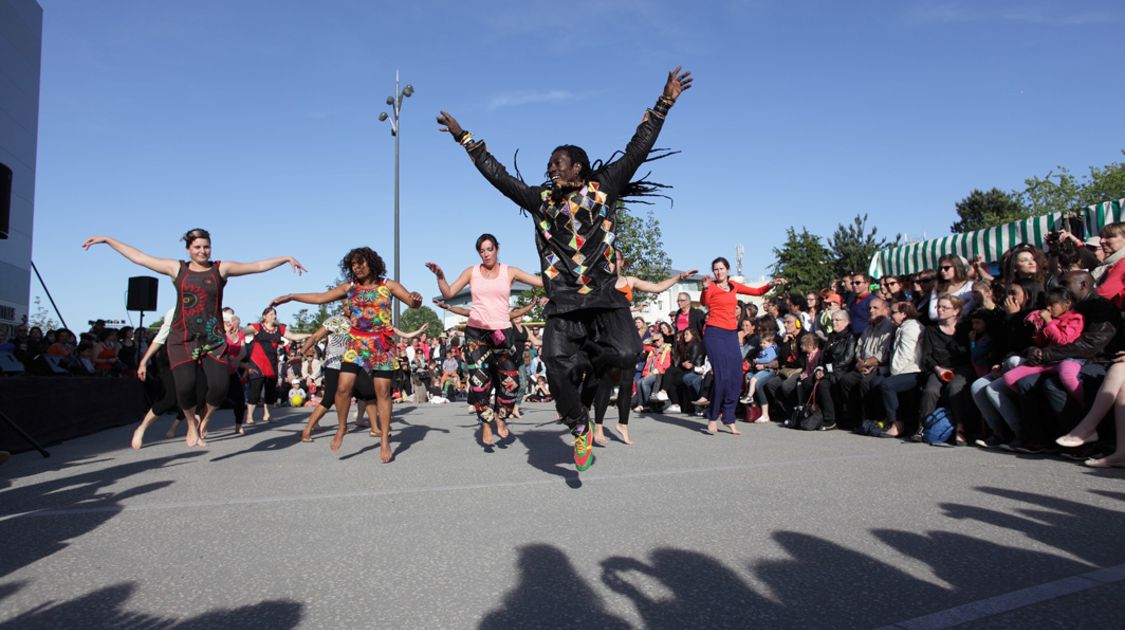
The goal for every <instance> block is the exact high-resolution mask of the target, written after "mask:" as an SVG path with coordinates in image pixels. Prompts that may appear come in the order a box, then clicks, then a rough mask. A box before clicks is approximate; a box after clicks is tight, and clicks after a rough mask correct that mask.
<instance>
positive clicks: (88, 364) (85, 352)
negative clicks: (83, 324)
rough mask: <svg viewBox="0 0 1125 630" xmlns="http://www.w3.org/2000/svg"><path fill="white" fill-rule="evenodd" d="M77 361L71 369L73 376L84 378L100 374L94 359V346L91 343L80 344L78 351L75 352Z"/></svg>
mask: <svg viewBox="0 0 1125 630" xmlns="http://www.w3.org/2000/svg"><path fill="white" fill-rule="evenodd" d="M75 355H76V357H77V361H76V362H75V363H74V365H73V366H72V367H71V369H70V371H71V373H73V374H79V375H82V376H93V375H95V374H97V373H98V370H97V363H96V361H95V357H94V344H93V343H90V342H89V341H83V342H82V343H79V344H78V349H77V350H76V351H75Z"/></svg>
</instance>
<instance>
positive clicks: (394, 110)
mask: <svg viewBox="0 0 1125 630" xmlns="http://www.w3.org/2000/svg"><path fill="white" fill-rule="evenodd" d="M398 85H399V80H398V70H395V94H394V96H388V97H387V105H390V106H391V113H390V115H389V116H388V115H387V112H379V120H380V121H382V122H385V121H386V120H387V119H388V118H389V119H390V121H391V135H392V136H394V139H395V272H394V278H395V282H396V283H397V282H399V281H400V280H399V271H400V269H401V267H402V265H401V264H400V263H399V203H398V199H399V182H398V156H399V147H398V137H399V136H398V132H399V116H400V114H401V113H402V99H403V97H406V98H409V97H410V96H411V95H412V94H414V86H413V85H410V84H407V85H406V87H404V88H402V89H401V90H400V89H399V87H398ZM400 308H401V307H400V304H399V301H398V300H395V307H394V325H395V326H398V325H399V311H400Z"/></svg>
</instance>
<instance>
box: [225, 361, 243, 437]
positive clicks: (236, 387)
mask: <svg viewBox="0 0 1125 630" xmlns="http://www.w3.org/2000/svg"><path fill="white" fill-rule="evenodd" d="M226 404H228V405H230V408H231V409H232V410H233V411H234V428H236V429H237V428H238V427H240V426H242V420H243V419H245V418H246V392H244V391H242V380H241V379H239V378H238V373H237V372H236V373H234V374H231V375H230V376H229V377H228V378H227V400H226Z"/></svg>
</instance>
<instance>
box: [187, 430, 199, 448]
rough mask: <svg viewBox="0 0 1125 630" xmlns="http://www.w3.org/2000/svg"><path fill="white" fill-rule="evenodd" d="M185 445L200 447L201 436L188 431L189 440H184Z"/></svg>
mask: <svg viewBox="0 0 1125 630" xmlns="http://www.w3.org/2000/svg"><path fill="white" fill-rule="evenodd" d="M184 443H185V444H187V445H188V446H198V445H199V436H198V435H196V434H195V431H188V434H187V438H186V439H185V440H184Z"/></svg>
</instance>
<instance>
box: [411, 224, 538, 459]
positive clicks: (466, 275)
mask: <svg viewBox="0 0 1125 630" xmlns="http://www.w3.org/2000/svg"><path fill="white" fill-rule="evenodd" d="M477 253H478V254H480V261H481V264H479V265H473V266H472V267H469V268H468V269H466V270H464V271H462V272H461V275H460V276H458V277H457V279H456V280H454V281H453V284H450V283H448V282H446V280H445V273H444V272H443V271H442V270H441V267H439V266H438V265H437V264H436V263H432V262H428V263H426V267H428V268H429V269H430V271H432V272H434V275H435V276H437V282H438V289H439V290H441V295H442V297H444V298H445V299H447V300H449V299H452V298H453V297H454V296H455V295H457V293H458V292H460V291H461V290H462V289H464V288H465V285H469V291H470V294H471V295H472V308H471V309H470V311H469V322H468V325H467V326H466V327H465V352H466V358H465V363H466V367H467V368H468V371H469V379H468V380H469V404H470V405H472V406H473V408H474V409H476V412H477V417H479V418H480V422H481V442H482V443H483V444H484V446H485V448H490V447H491V446H492V425H491V421H492V420H493V419H495V420H496V432H497V433H498V434H499V435H500V437H501V439H503V438H507V437H508V435H509V433H508V425H507V423H506V422H505V420H507V418H508V416H510V415H512V407H513V406H514V405H515V404H516V397H517V392H518V391H519V385H520V379H519V372H518V370H517V368H516V363H515V360H514V357H515V353H516V352H522V351H523V348H515V347H513V343H512V340H513V335H512V322H511V320H510V317H511V315H509V309H510V308H511V307H510V302H509V298H510V297H511V294H512V282H514V281H516V280H519V281H520V282H523V283H525V284H529V285H531V286H533V287H542V286H543V281H542V279H540V278H539V276H536V275H532V274H529V273H527V272H525V271H523V270H522V269H519V268H517V267H509V266H508V265H505V264H502V263H500V261H499V260H497V257H498V255H499V253H500V244H499V243H498V242H497V241H496V237H495V236H493V235H491V234H482V235H481V236H480V238H478V239H477ZM493 390H495V391H496V412H495V413H493V411H492V409H493V405H492V402H491V398H492V392H493Z"/></svg>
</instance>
